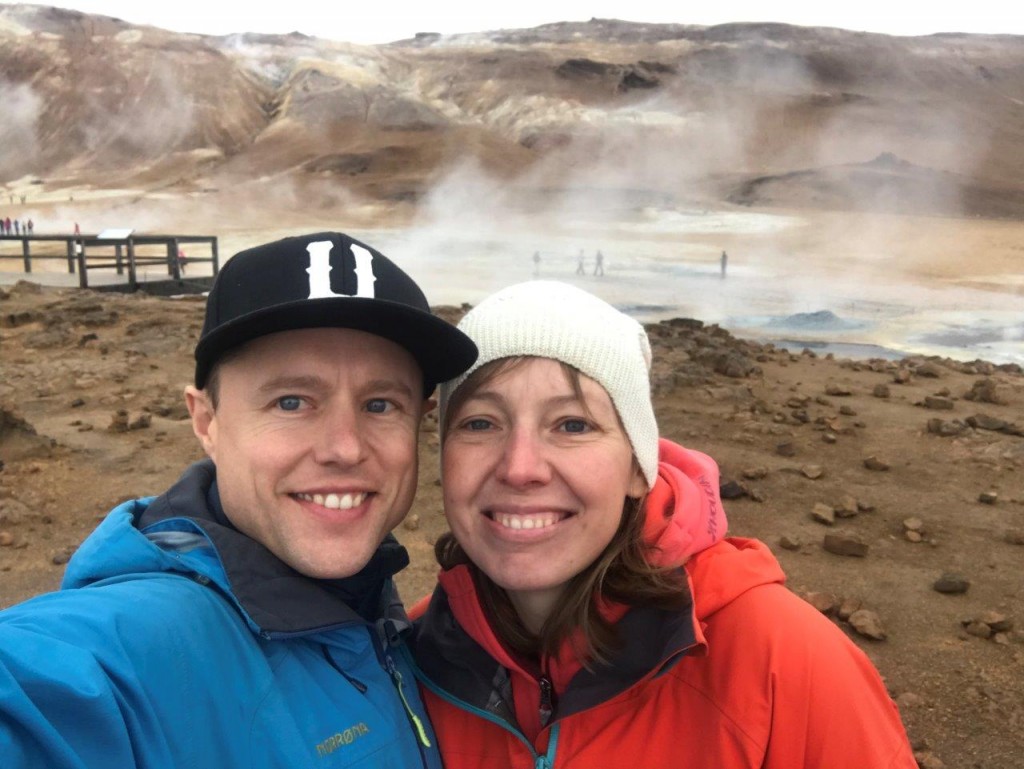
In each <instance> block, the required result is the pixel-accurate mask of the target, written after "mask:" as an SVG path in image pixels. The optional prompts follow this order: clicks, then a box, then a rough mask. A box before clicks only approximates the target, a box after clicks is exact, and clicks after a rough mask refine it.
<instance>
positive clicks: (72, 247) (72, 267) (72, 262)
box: [64, 238, 75, 275]
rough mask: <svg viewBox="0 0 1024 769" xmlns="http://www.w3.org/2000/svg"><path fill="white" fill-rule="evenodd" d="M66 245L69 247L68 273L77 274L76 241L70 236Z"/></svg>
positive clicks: (65, 242)
mask: <svg viewBox="0 0 1024 769" xmlns="http://www.w3.org/2000/svg"><path fill="white" fill-rule="evenodd" d="M64 245H66V246H67V247H68V273H69V274H71V275H74V274H75V241H73V240H71V239H70V238H68V239H67V240H66V241H64Z"/></svg>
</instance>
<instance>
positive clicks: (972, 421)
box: [967, 414, 1024, 436]
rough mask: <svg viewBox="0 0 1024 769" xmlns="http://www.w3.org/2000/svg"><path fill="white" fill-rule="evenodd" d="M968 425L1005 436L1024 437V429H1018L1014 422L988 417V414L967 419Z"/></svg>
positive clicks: (975, 415)
mask: <svg viewBox="0 0 1024 769" xmlns="http://www.w3.org/2000/svg"><path fill="white" fill-rule="evenodd" d="M967 424H969V425H970V426H971V427H974V428H976V429H978V430H990V431H991V432H995V433H1004V434H1005V435H1022V436H1024V428H1021V427H1018V426H1017V425H1015V424H1013V423H1012V422H1007V421H1006V420H1005V419H999V418H998V417H992V416H988V415H987V414H974V415H972V416H969V417H967Z"/></svg>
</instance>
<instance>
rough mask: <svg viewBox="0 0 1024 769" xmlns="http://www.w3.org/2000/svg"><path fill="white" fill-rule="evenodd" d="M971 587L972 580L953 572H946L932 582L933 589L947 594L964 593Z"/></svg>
mask: <svg viewBox="0 0 1024 769" xmlns="http://www.w3.org/2000/svg"><path fill="white" fill-rule="evenodd" d="M970 587H971V583H970V581H969V580H968V579H967V578H965V577H962V576H960V575H959V574H953V573H952V572H946V573H945V574H943V575H942V576H941V577H939V578H938V579H937V580H935V582H934V583H933V584H932V589H933V590H935V591H936V592H938V593H945V594H947V595H962V594H963V593H966V592H967V590H968V589H969V588H970Z"/></svg>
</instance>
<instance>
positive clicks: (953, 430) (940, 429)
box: [928, 417, 970, 438]
mask: <svg viewBox="0 0 1024 769" xmlns="http://www.w3.org/2000/svg"><path fill="white" fill-rule="evenodd" d="M969 429H970V427H969V426H968V425H966V424H964V423H963V422H961V421H960V420H959V419H954V420H952V421H951V422H946V421H945V420H942V419H939V418H938V417H932V418H931V419H929V420H928V432H929V433H932V434H933V435H940V436H942V437H943V438H952V437H955V436H957V435H963V434H964V433H965V432H967V431H968V430H969Z"/></svg>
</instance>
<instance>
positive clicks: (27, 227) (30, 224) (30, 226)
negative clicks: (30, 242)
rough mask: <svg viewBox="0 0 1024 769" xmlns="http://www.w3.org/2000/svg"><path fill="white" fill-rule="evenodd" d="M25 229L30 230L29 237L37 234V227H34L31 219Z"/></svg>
mask: <svg viewBox="0 0 1024 769" xmlns="http://www.w3.org/2000/svg"><path fill="white" fill-rule="evenodd" d="M25 228H26V229H27V230H28V234H29V235H31V234H33V233H34V232H35V225H34V224H33V223H32V220H31V219H29V220H28V221H27V222H26V223H25Z"/></svg>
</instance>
